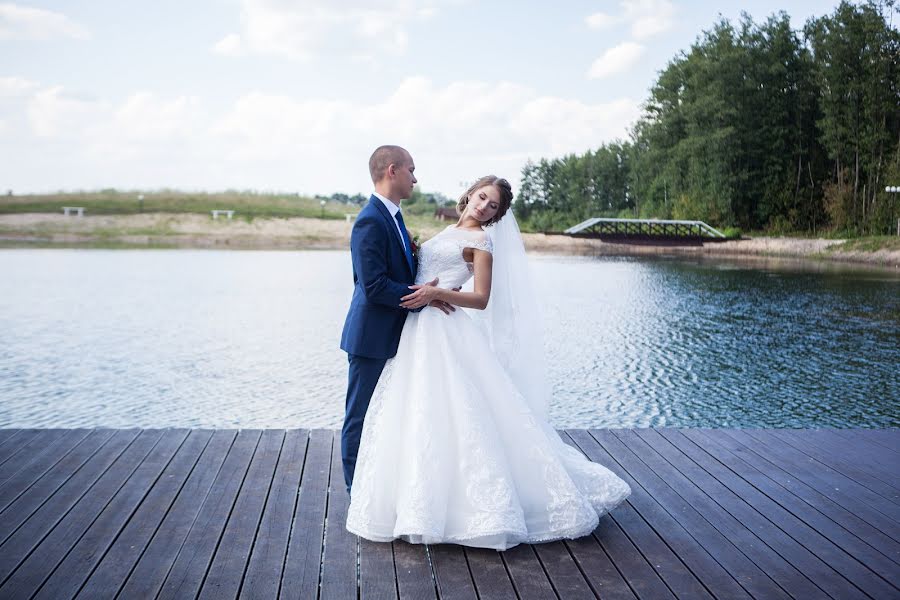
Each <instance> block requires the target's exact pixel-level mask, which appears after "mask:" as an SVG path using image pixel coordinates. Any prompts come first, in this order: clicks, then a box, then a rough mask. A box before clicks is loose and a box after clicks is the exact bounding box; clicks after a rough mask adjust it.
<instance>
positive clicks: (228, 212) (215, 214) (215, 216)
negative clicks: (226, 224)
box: [212, 209, 234, 220]
mask: <svg viewBox="0 0 900 600" xmlns="http://www.w3.org/2000/svg"><path fill="white" fill-rule="evenodd" d="M219 213H222V214H224V215H225V216H227V217H228V219H229V220H231V216H232V215H234V211H233V210H223V209H218V210H214V211H212V218H213V219H218V218H219Z"/></svg>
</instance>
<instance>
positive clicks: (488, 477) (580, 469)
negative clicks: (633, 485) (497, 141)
mask: <svg viewBox="0 0 900 600" xmlns="http://www.w3.org/2000/svg"><path fill="white" fill-rule="evenodd" d="M466 247H471V248H479V249H482V250H488V251H492V247H491V240H490V238H489V237H487V236H486V234H485V232H483V231H470V230H463V229H458V228H456V226H453V225H451V226H450V227H448V228H447V229H445V230H444V231H442V232H441V233H439V234H438V235H437V236H435V237H433V238H432V239H430V240H428V241H427V242H425V243H424V244H423V245H422V247H421V249H420V252H419V271H418V277H417V279H416V281H417V283H424V282H427V281H431V280H433V279H434V278H435V277H437V278H439V283H438V285H439V286H441V287H443V288H455V287H459V286H461V285H463V284H464V283H465V282H466V281H467V280H469V279H470V278H471V277H472V272H471V266H470V265H469V263H466V262H465V261H464V260H463V254H462V251H463V249H464V248H466ZM630 493H631V489H630V487H629V486H628V484H627V483H626V482H625V481H623V480H622V479H620V478H619V477H618V476H617V475H615V474H614V473H613V472H612V471H610V470H609V469H607V468H606V467H604V466H602V465H600V464H597V463H594V462H591V461H590V460H588V459H587V458H585V457H584V456H583V455H582V454H581V453H580V452H579V451H578V450H576V449H574V448H572V447H571V446H569V445H567V444H566V443H565V442H563V441H562V439H561V438H560V436H559V434H558V433H557V432H556V431H555V430H554V428H553V427H552V426H551V425H550V424H549V423H548V422H547V421H546V420H545V419H544V418H543V417H542V416H541V415H539V414H538V413H537V412H535V411H533V410H532V409H531V407H530V406H529V404H528V402H526V400H525V398H524V397H523V396H522V394H520V393H519V391H518V389H517V388H516V386H515V384H514V383H513V381H512V379H511V378H510V377H509V376H508V375H507V372H506V370H505V369H504V367H503V366H502V365H501V363H500V362H499V361H498V357H497V355H495V354H494V352H493V350H492V348H491V346H490V344H489V341H488V337H487V336H486V334H485V331H484V328H483V327H479V325H478V324H477V323H476V321H474V320H473V319H472V317H470V316H469V315H468V314H467V313H466V311H465V310H459V309H457V310H456V311H455V312H452V313H450V314H449V315H447V314H444V313H443V312H442V311H441V310H439V309H437V308H433V307H426V308H424V309H423V310H422V311H420V312H418V313H410V314H409V316H408V317H407V319H406V323H405V325H404V327H403V333H402V336H401V338H400V346H399V349H398V350H397V354H396V356H395V357H394V358H392V359H390V360H388V362H387V364H386V366H385V369H384V372H383V373H382V375H381V378H380V379H379V382H378V385H377V387H376V389H375V392H374V394H373V396H372V400H371V402H370V404H369V409H368V412H367V414H366V419H365V423H364V426H363V431H362V438H361V441H360V447H359V454H358V457H357V463H356V470H355V474H354V479H353V485H352V494H351V501H350V507H349V510H348V514H347V529H348V531H350V532H351V533H354V534H357V535H359V536H361V537H363V538H366V539H369V540H373V541H390V540H393V539H396V538H400V539H404V540H406V541H408V542H411V543H425V544H436V543H456V544H463V545H467V546H478V547H483V548H493V549H496V550H505V549H507V548H510V547H511V546H514V545H516V544H519V543H522V542H525V543H532V542H544V541H549V540H555V539H561V538H570V539H571V538H577V537H581V536H583V535H587V534H589V533H590V532H591V531H593V530H594V529H595V528H596V527H597V524H598V520H599V518H600V516H602V515H603V514H604V513H606V512H607V511H609V510H611V509H613V508H614V507H615V506H616V505H618V504H619V503H620V502H622V501H623V500H624V499H625V498H626V497H628V495H629V494H630Z"/></svg>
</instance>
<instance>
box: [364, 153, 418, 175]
mask: <svg viewBox="0 0 900 600" xmlns="http://www.w3.org/2000/svg"><path fill="white" fill-rule="evenodd" d="M411 161H412V156H410V154H409V152H407V151H406V150H404V149H403V148H401V147H400V146H378V147H377V148H375V152H373V153H372V156H371V157H369V175H371V176H372V183H378V182H379V181H381V180H382V179H384V175H385V173H386V172H387V170H388V167H390V166H391V165H394V166H395V167H397V168H399V167H402V166H404V165H407V164H408V163H409V162H411Z"/></svg>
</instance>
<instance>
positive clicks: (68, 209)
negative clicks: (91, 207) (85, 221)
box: [62, 206, 84, 217]
mask: <svg viewBox="0 0 900 600" xmlns="http://www.w3.org/2000/svg"><path fill="white" fill-rule="evenodd" d="M62 210H63V215H65V216H67V217H68V216H69V214H71V212H72V211H75V212H76V214H77V215H78V216H79V217H83V216H84V207H83V206H63V207H62Z"/></svg>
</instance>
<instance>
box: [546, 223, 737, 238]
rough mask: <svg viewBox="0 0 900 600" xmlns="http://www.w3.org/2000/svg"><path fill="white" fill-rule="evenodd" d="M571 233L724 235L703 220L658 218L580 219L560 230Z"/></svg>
mask: <svg viewBox="0 0 900 600" xmlns="http://www.w3.org/2000/svg"><path fill="white" fill-rule="evenodd" d="M564 233H565V234H566V235H570V236H574V237H599V238H601V239H646V240H694V241H724V240H725V239H726V237H725V235H724V234H723V233H722V232H721V231H719V230H717V229H715V228H713V227H710V226H709V225H707V224H706V223H704V222H703V221H678V220H674V221H673V220H660V219H604V218H599V217H597V218H593V219H588V220H587V221H583V222H582V223H579V224H578V225H575V226H574V227H569V228H568V229H566V230H565V232H564Z"/></svg>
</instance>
